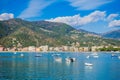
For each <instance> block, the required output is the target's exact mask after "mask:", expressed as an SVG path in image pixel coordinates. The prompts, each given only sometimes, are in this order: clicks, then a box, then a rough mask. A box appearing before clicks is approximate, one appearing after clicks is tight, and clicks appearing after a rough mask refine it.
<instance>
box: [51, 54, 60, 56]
mask: <svg viewBox="0 0 120 80" xmlns="http://www.w3.org/2000/svg"><path fill="white" fill-rule="evenodd" d="M52 56H60V54H52Z"/></svg>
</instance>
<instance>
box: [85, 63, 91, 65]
mask: <svg viewBox="0 0 120 80" xmlns="http://www.w3.org/2000/svg"><path fill="white" fill-rule="evenodd" d="M85 65H86V66H92V65H93V64H91V63H85Z"/></svg>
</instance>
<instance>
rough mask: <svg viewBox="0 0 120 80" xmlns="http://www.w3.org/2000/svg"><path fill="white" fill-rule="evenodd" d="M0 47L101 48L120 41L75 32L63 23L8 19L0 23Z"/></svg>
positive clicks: (80, 31) (79, 31)
mask: <svg viewBox="0 0 120 80" xmlns="http://www.w3.org/2000/svg"><path fill="white" fill-rule="evenodd" d="M0 45H2V46H4V47H10V48H12V47H28V46H37V47H39V46H41V45H49V46H63V45H67V46H73V45H74V46H88V45H89V46H94V45H96V46H101V45H120V41H118V40H113V39H104V38H102V37H101V36H99V35H96V34H93V33H90V32H87V31H84V30H76V29H74V28H73V27H71V26H70V25H67V24H65V23H57V22H48V21H25V20H22V19H10V20H6V21H0Z"/></svg>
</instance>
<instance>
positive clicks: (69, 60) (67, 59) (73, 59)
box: [65, 57, 76, 62]
mask: <svg viewBox="0 0 120 80" xmlns="http://www.w3.org/2000/svg"><path fill="white" fill-rule="evenodd" d="M65 60H66V61H67V62H75V61H76V58H71V57H68V58H65Z"/></svg>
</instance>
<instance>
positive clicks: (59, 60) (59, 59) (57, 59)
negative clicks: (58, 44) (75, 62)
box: [54, 57, 62, 62]
mask: <svg viewBox="0 0 120 80" xmlns="http://www.w3.org/2000/svg"><path fill="white" fill-rule="evenodd" d="M54 60H55V61H56V62H62V58H61V57H55V58H54Z"/></svg>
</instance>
